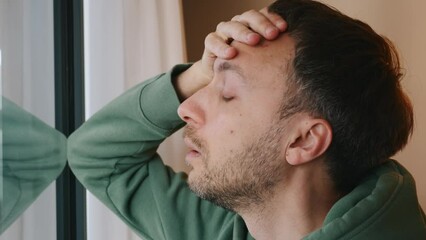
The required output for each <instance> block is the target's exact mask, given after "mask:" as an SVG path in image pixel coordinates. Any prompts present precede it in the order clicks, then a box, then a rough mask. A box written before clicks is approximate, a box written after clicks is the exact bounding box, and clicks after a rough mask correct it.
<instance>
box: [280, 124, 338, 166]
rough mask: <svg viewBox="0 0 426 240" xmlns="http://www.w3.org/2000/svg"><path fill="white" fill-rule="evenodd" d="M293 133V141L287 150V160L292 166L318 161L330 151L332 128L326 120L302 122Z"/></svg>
mask: <svg viewBox="0 0 426 240" xmlns="http://www.w3.org/2000/svg"><path fill="white" fill-rule="evenodd" d="M293 133H294V135H293V139H292V140H291V141H290V144H289V145H288V147H287V149H286V160H287V162H288V163H289V164H290V165H300V164H304V163H308V162H310V161H312V160H315V159H317V158H318V157H320V156H321V155H322V154H323V153H324V152H325V151H326V150H327V149H328V147H329V146H330V144H331V140H332V129H331V126H330V124H329V123H328V122H327V121H325V120H324V119H309V120H305V121H303V122H300V124H298V125H297V126H296V128H295V131H294V132H293Z"/></svg>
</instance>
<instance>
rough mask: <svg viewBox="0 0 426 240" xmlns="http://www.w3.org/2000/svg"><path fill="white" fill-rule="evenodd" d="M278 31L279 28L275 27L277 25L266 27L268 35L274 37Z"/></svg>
mask: <svg viewBox="0 0 426 240" xmlns="http://www.w3.org/2000/svg"><path fill="white" fill-rule="evenodd" d="M276 31H277V28H275V27H268V28H267V29H266V35H267V36H268V37H272V36H274V35H275V34H276Z"/></svg>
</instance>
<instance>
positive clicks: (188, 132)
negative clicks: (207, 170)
mask: <svg viewBox="0 0 426 240" xmlns="http://www.w3.org/2000/svg"><path fill="white" fill-rule="evenodd" d="M183 137H184V138H188V139H190V140H191V142H192V143H193V144H194V145H195V146H196V147H197V148H198V149H200V150H201V151H203V152H205V150H206V147H205V143H204V141H203V140H202V139H201V138H200V137H198V136H197V134H196V132H195V129H194V128H193V127H190V126H186V127H185V128H184V129H183Z"/></svg>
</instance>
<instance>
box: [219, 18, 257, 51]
mask: <svg viewBox="0 0 426 240" xmlns="http://www.w3.org/2000/svg"><path fill="white" fill-rule="evenodd" d="M216 32H217V34H218V35H220V36H221V37H222V38H224V39H229V38H231V39H233V40H236V41H239V42H242V43H245V44H249V45H256V44H257V43H258V42H259V41H260V35H259V34H257V33H255V32H253V31H252V30H250V29H249V28H248V27H247V26H246V25H244V24H243V23H241V22H236V21H230V22H221V23H219V24H218V25H217V27H216Z"/></svg>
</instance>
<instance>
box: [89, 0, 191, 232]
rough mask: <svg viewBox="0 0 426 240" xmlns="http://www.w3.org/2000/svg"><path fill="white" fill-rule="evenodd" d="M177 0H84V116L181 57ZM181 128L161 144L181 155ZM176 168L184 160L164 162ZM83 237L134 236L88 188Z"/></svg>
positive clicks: (168, 155)
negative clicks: (175, 162) (84, 233)
mask: <svg viewBox="0 0 426 240" xmlns="http://www.w3.org/2000/svg"><path fill="white" fill-rule="evenodd" d="M182 19H183V18H182V11H181V3H180V1H179V0H85V1H84V29H85V31H84V35H85V37H84V39H85V97H86V99H85V100H86V118H89V117H90V116H91V115H93V113H95V112H96V111H98V110H99V109H100V108H101V107H103V106H104V105H105V104H107V103H108V102H109V101H111V100H112V99H114V98H115V97H117V96H118V95H120V94H121V93H123V92H124V91H125V90H126V89H128V88H130V87H132V86H134V85H135V84H137V83H140V82H142V81H143V80H146V79H148V78H150V77H152V76H154V75H157V74H159V73H161V72H165V71H168V70H169V69H170V68H171V67H173V66H174V65H175V64H178V63H182V62H184V61H185V54H184V53H185V51H184V41H183V36H184V35H183V31H182V29H183V23H182ZM180 135H181V134H180V132H178V133H176V134H175V135H174V136H173V137H171V138H170V139H168V140H167V141H166V142H165V143H164V144H162V146H161V148H160V154H161V155H162V157H163V158H164V159H165V160H166V162H167V159H172V158H180V157H181V158H182V159H183V157H184V151H185V150H184V147H183V143H182V141H181V136H180ZM169 165H171V166H172V167H174V168H175V169H176V170H184V168H185V167H184V166H179V165H176V164H173V163H172V162H170V163H169ZM87 221H88V225H87V228H88V240H100V239H102V240H109V239H111V240H113V239H114V240H115V239H123V240H131V239H139V238H138V237H137V236H136V235H135V234H134V233H132V232H131V230H129V228H128V227H127V226H125V225H124V223H122V222H121V220H120V219H118V217H116V216H115V215H114V214H113V213H112V212H111V211H110V210H109V209H107V208H106V207H105V206H104V205H103V204H102V203H100V202H99V201H98V200H97V199H96V198H94V197H93V196H92V195H91V194H90V193H88V197H87Z"/></svg>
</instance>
